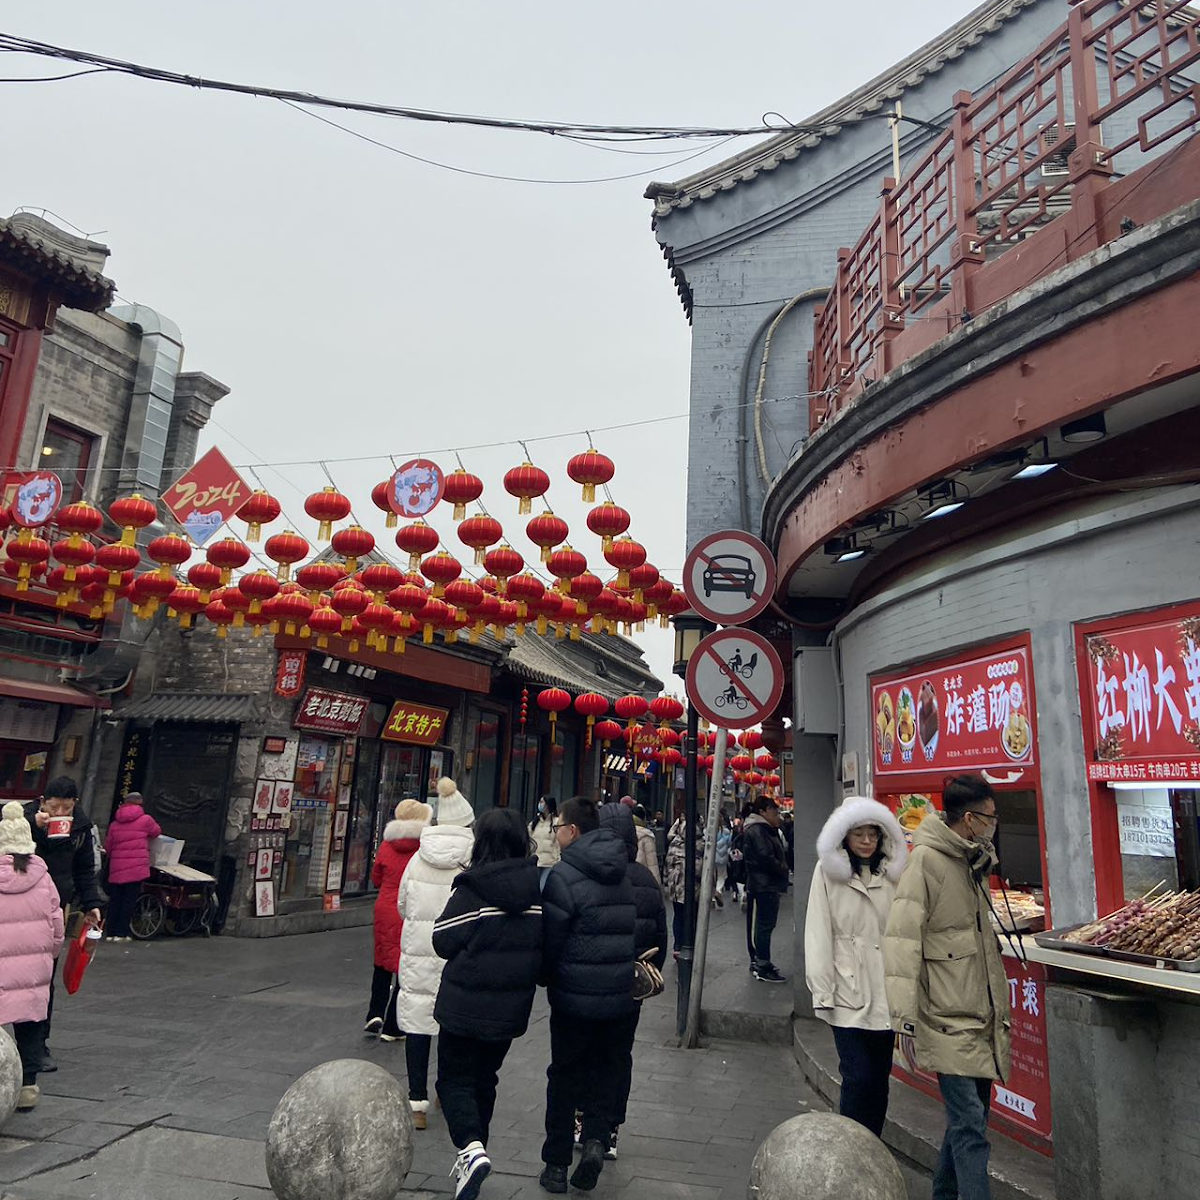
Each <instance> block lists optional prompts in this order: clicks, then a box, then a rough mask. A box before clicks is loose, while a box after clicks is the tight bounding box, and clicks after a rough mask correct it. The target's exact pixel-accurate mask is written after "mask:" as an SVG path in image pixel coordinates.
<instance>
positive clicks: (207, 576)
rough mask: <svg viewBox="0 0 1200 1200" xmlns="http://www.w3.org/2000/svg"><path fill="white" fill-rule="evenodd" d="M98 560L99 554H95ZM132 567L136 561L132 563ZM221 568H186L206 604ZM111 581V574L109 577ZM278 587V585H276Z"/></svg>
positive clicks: (198, 565) (208, 564)
mask: <svg viewBox="0 0 1200 1200" xmlns="http://www.w3.org/2000/svg"><path fill="white" fill-rule="evenodd" d="M97 560H99V555H97ZM138 561H139V562H140V561H141V556H140V555H139V556H138ZM132 565H133V566H134V567H136V566H137V563H134V564H132ZM221 574H222V572H221V568H220V567H219V566H217V565H216V564H215V563H211V562H207V561H205V562H198V563H193V564H192V565H191V566H190V567H188V570H187V581H188V583H190V584H191V585H192V586H193V587H196V588H199V589H200V599H201V600H203V601H204V603H205V604H208V603H209V602H210V601H211V600H212V595H211V593H212V592H213V591H214V590H215V589H217V588H219V587H220V586H221ZM109 579H110V582H111V576H110V577H109ZM276 587H277V588H278V585H276Z"/></svg>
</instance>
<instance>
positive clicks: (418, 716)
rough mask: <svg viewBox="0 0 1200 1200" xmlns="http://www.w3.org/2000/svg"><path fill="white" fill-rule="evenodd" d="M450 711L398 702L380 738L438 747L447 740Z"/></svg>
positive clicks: (384, 725)
mask: <svg viewBox="0 0 1200 1200" xmlns="http://www.w3.org/2000/svg"><path fill="white" fill-rule="evenodd" d="M449 720H450V713H449V710H447V709H444V708H432V707H431V706H430V705H428V704H414V703H413V702H412V701H411V700H397V701H396V702H395V703H394V704H393V705H392V710H391V712H389V713H388V718H387V720H386V721H385V722H384V724H383V730H382V731H381V732H380V735H379V736H380V737H381V738H383V740H384V741H386V742H409V743H411V744H412V745H415V746H436V745H437V744H438V743H439V742H444V741H445V740H446V725H447V723H448V722H449Z"/></svg>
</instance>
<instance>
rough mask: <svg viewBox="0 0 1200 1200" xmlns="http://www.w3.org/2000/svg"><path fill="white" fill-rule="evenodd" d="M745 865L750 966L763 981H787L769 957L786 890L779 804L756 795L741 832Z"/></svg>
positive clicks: (785, 850) (784, 845)
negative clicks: (743, 829)
mask: <svg viewBox="0 0 1200 1200" xmlns="http://www.w3.org/2000/svg"><path fill="white" fill-rule="evenodd" d="M742 849H743V853H744V854H745V859H744V862H745V867H746V896H747V898H748V900H749V903H748V904H747V905H746V941H747V948H748V949H749V951H750V969H751V970H752V971H753V972H754V978H755V979H759V980H761V981H762V982H763V983H786V982H787V980H786V977H785V976H783V975H781V974H780V972H779V971H778V969H777V968H776V966H775V964H774V963H773V962H772V961H771V934H772V933H773V932H774V929H775V923H776V922H777V921H778V920H779V897H780V896H782V895H784V894H785V893H786V892H787V890H788V866H787V847H786V844H785V842H784V840H783V834H782V833H780V832H779V807H778V805H776V803H775V801H774V800H772V799H771V797H770V796H759V797H758V799H757V800H755V801H754V811H753V812H752V813H751V814H750V815H749V816H748V817H747V818H746V826H745V832H744V833H743V835H742Z"/></svg>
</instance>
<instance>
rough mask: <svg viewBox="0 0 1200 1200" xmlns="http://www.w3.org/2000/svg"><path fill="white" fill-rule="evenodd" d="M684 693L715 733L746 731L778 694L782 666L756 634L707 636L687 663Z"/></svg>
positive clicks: (740, 631)
mask: <svg viewBox="0 0 1200 1200" xmlns="http://www.w3.org/2000/svg"><path fill="white" fill-rule="evenodd" d="M687 692H688V697H689V699H690V700H691V702H692V704H694V705H695V707H696V710H697V711H698V712H699V713H700V715H701V716H702V717H705V718H706V719H707V720H709V721H711V722H712V724H714V725H715V726H717V728H719V729H749V728H750V727H751V726H752V725H758V724H759V723H760V722H761V721H762V720H763V719H764V718H765V717H769V716H770V715H771V714H772V713H773V712H774V711H775V709H776V707H777V705H778V704H779V698H780V696H782V695H783V662H782V661H781V660H780V657H779V654H778V653H777V652H776V650H775V647H774V646H772V645H771V643H770V642H768V641H767V639H766V638H765V637H763V636H762V635H761V634H757V633H752V632H750V631H749V630H745V629H720V630H718V631H717V632H716V633H710V634H709V635H708V637H706V638H705V639H704V640H703V641H702V642H701V643H700V645H699V646H697V647H696V649H695V651H694V652H693V654H692V657H691V658H690V659H689V660H688V669H687Z"/></svg>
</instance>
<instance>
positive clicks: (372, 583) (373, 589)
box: [358, 562, 405, 604]
mask: <svg viewBox="0 0 1200 1200" xmlns="http://www.w3.org/2000/svg"><path fill="white" fill-rule="evenodd" d="M358 578H359V581H360V582H361V583H362V585H363V587H364V588H366V589H367V591H368V592H370V593H371V594H372V595H373V596H374V597H375V600H376V602H377V603H379V604H382V603H383V598H384V596H386V595H387V594H388V592H390V591H392V590H393V589H394V588H398V587H399V586H400V585H401V584H402V583H404V582H405V577H404V572H403V571H401V570H400V569H399V568H398V567H393V566H392V564H391V563H390V562H378V563H372V564H371V565H370V566H369V567H367V568H366V569H365V570H363V571H360V572H359V575H358Z"/></svg>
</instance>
